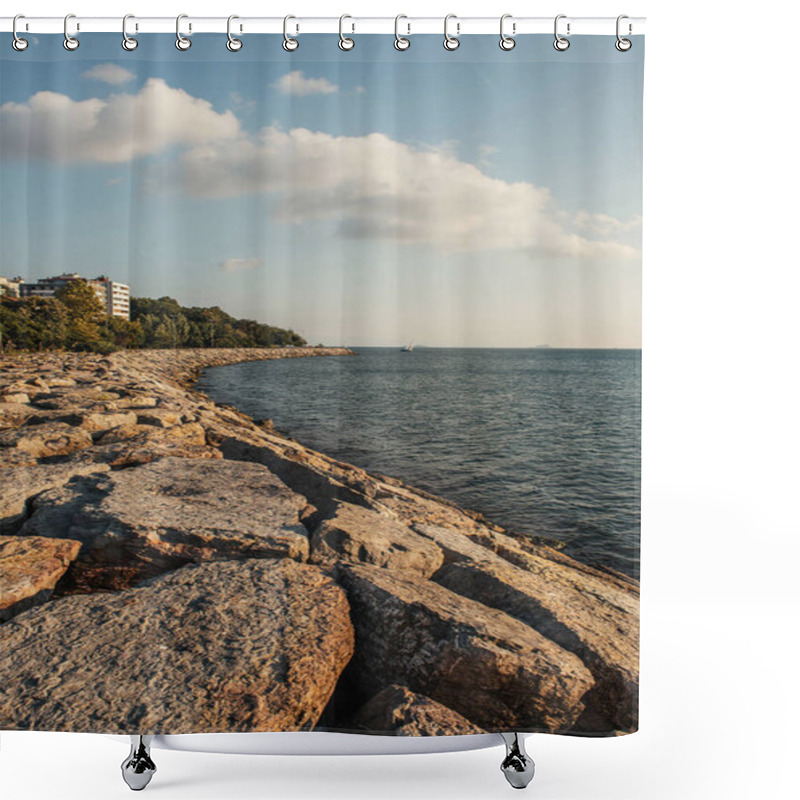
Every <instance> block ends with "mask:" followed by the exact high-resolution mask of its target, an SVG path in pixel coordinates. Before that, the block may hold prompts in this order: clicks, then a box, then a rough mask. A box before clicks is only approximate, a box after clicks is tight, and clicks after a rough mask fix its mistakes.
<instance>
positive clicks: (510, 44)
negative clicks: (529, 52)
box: [500, 14, 517, 51]
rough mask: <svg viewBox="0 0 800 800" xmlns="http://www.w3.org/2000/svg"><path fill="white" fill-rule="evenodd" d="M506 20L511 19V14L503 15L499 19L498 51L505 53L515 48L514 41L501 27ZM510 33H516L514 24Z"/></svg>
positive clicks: (515, 24)
mask: <svg viewBox="0 0 800 800" xmlns="http://www.w3.org/2000/svg"><path fill="white" fill-rule="evenodd" d="M507 19H511V14H503V16H502V17H500V49H501V50H505V51H508V50H513V49H514V48H515V47H516V46H517V41H516V39H514V38H512V37H511V36H508V35H507V34H506V32H505V30H504V29H503V26H504V25H505V21H506V20H507ZM511 32H512V33H516V32H517V23H516V22H514V23H512V25H511Z"/></svg>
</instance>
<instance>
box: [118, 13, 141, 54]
mask: <svg viewBox="0 0 800 800" xmlns="http://www.w3.org/2000/svg"><path fill="white" fill-rule="evenodd" d="M129 19H136V17H134V16H133V14H126V15H125V16H124V17H123V18H122V49H123V50H127V51H128V52H130V51H131V50H135V49H136V48H137V47H138V46H139V40H138V39H136V38H134V37H133V36H128V20H129Z"/></svg>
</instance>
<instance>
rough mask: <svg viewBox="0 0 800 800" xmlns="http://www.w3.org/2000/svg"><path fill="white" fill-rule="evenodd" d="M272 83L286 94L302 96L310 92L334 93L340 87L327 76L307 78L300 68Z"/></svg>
mask: <svg viewBox="0 0 800 800" xmlns="http://www.w3.org/2000/svg"><path fill="white" fill-rule="evenodd" d="M272 85H273V86H274V87H275V88H276V89H279V90H280V91H282V92H283V93H284V94H294V95H299V96H301V97H304V96H305V95H309V94H334V93H336V92H338V91H339V87H338V86H337V85H336V84H335V83H331V82H330V81H329V80H327V78H306V76H305V75H303V73H302V72H301V71H300V70H299V69H296V70H293V71H292V72H289V73H287V74H286V75H283V76H282V77H280V78H278V80H277V81H275V83H273V84H272Z"/></svg>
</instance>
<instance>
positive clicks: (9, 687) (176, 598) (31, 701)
mask: <svg viewBox="0 0 800 800" xmlns="http://www.w3.org/2000/svg"><path fill="white" fill-rule="evenodd" d="M352 652H353V629H352V625H351V623H350V617H349V609H348V604H347V599H346V597H345V594H344V592H343V591H342V590H341V588H340V587H339V586H338V585H336V584H335V583H334V582H333V581H332V580H331V579H330V578H328V577H326V576H325V575H324V574H323V572H322V571H321V570H320V569H319V568H317V567H313V566H310V565H308V564H299V563H297V562H295V561H291V560H288V559H280V560H273V559H251V560H247V561H229V562H224V563H222V562H217V563H209V564H198V565H190V566H187V567H184V568H183V569H180V570H177V571H176V572H173V573H170V574H169V575H165V576H162V577H159V578H156V579H153V580H152V581H150V582H149V583H147V584H145V585H143V586H140V587H137V588H135V589H131V590H129V591H125V592H119V593H108V594H104V593H100V594H94V595H76V596H72V597H65V598H62V599H60V600H54V601H52V602H50V603H48V604H47V605H46V606H43V607H40V608H36V609H31V610H30V611H27V612H25V613H23V614H21V615H19V616H17V617H15V618H14V619H13V620H11V621H10V622H7V623H5V624H3V625H2V626H0V728H2V729H12V730H45V731H83V732H93V733H115V734H130V732H131V731H135V732H136V733H142V734H155V733H165V734H178V733H213V732H223V731H224V732H228V731H231V730H234V731H277V730H279V731H293V730H308V729H311V728H313V727H314V725H315V723H316V721H317V719H318V718H319V716H320V714H321V712H322V710H323V708H324V707H325V704H326V703H327V701H328V699H329V697H330V695H331V693H332V692H333V688H334V686H335V683H336V681H337V679H338V677H339V675H340V673H341V671H342V669H343V668H344V666H345V665H346V664H347V662H348V660H349V659H350V657H351V654H352Z"/></svg>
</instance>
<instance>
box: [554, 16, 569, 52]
mask: <svg viewBox="0 0 800 800" xmlns="http://www.w3.org/2000/svg"><path fill="white" fill-rule="evenodd" d="M566 18H567V15H566V14H559V15H558V16H557V17H556V21H555V24H554V26H553V31H554V33H555V36H556V40H555V41H554V42H553V47H555V49H556V50H558V52H559V53H563V52H564V51H565V50H568V49H569V39H565V38H564V37H563V36H561V34H559V32H558V21H559V20H560V19H566ZM569 29H570V23H569V22H568V23H567V36H569Z"/></svg>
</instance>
